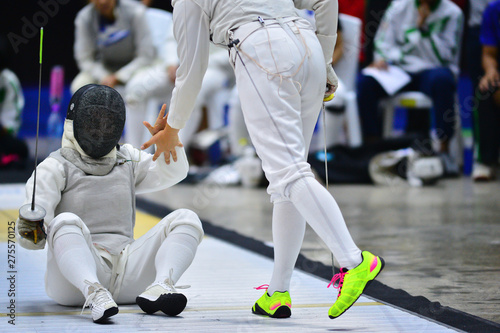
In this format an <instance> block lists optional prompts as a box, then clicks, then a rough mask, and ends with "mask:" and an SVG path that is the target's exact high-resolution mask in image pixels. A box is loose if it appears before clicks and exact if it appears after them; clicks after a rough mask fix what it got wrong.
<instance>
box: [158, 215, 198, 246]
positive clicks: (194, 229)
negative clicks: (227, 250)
mask: <svg viewBox="0 0 500 333" xmlns="http://www.w3.org/2000/svg"><path fill="white" fill-rule="evenodd" d="M160 223H161V224H162V225H163V228H164V230H165V236H166V235H168V234H169V233H171V232H172V231H173V230H174V229H175V228H177V227H180V226H182V228H181V229H179V230H178V231H181V230H182V231H181V232H182V233H186V234H188V235H191V236H193V237H194V238H196V239H197V240H198V242H201V240H202V239H203V235H204V231H203V226H202V224H201V221H200V218H199V217H198V215H197V214H196V213H195V212H193V211H191V210H189V209H184V208H183V209H177V210H175V211H174V212H172V213H170V214H168V215H167V216H166V217H165V218H164V219H162V220H161V221H160Z"/></svg>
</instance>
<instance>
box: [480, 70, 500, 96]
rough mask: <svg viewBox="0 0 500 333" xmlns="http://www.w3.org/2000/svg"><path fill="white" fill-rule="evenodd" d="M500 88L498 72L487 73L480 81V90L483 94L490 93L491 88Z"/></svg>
mask: <svg viewBox="0 0 500 333" xmlns="http://www.w3.org/2000/svg"><path fill="white" fill-rule="evenodd" d="M498 87H500V75H499V74H498V71H497V70H491V71H488V72H486V74H485V75H484V76H483V77H482V78H481V81H479V89H480V90H481V91H482V92H486V91H488V90H489V89H490V88H498Z"/></svg>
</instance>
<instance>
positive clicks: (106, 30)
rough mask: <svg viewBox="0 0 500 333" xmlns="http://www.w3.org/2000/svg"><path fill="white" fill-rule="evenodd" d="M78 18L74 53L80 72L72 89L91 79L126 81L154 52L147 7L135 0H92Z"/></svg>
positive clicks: (113, 82)
mask: <svg viewBox="0 0 500 333" xmlns="http://www.w3.org/2000/svg"><path fill="white" fill-rule="evenodd" d="M90 2H91V3H90V4H88V5H87V6H85V7H84V8H83V9H82V10H80V12H79V13H78V15H77V17H76V19H75V44H74V56H75V60H76V62H77V64H78V67H79V68H80V71H81V72H80V74H78V75H77V76H76V78H75V79H74V80H73V83H72V84H71V90H72V92H75V91H76V90H77V89H78V88H80V87H82V86H83V85H85V84H89V83H100V84H103V85H107V86H110V87H115V86H117V85H119V84H126V83H127V82H128V81H129V80H130V79H131V78H132V77H133V76H134V75H135V74H136V73H137V72H138V71H139V70H140V69H141V68H143V67H146V66H147V65H149V64H150V63H151V62H152V60H153V58H154V55H155V51H154V48H153V44H152V41H151V34H150V31H149V27H148V25H147V23H146V20H145V12H146V7H145V6H143V5H142V4H141V3H138V2H137V1H132V0H120V1H119V2H118V1H117V0H91V1H90Z"/></svg>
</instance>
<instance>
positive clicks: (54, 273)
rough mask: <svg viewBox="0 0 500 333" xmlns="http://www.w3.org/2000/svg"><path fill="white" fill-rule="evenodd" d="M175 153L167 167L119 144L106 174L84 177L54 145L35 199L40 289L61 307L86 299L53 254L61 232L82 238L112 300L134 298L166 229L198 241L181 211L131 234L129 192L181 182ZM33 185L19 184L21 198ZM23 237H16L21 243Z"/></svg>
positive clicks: (193, 219)
mask: <svg viewBox="0 0 500 333" xmlns="http://www.w3.org/2000/svg"><path fill="white" fill-rule="evenodd" d="M65 126H66V127H65V134H66V133H67V130H68V127H67V124H65ZM67 145H68V144H67V141H65V140H64V139H63V149H68V148H64V147H65V146H66V147H67ZM177 156H178V160H177V162H173V163H171V164H170V165H167V164H166V163H165V162H164V160H163V159H158V160H157V161H156V162H153V161H152V155H151V154H148V153H145V152H142V151H140V150H138V149H134V148H133V147H132V146H131V145H128V144H126V145H123V146H121V148H120V150H119V151H118V152H117V153H116V157H117V159H116V164H115V165H114V167H113V168H112V170H111V171H110V172H109V173H107V174H106V175H101V176H96V175H92V174H86V173H85V172H84V171H83V170H82V169H80V168H79V167H77V166H76V165H75V164H73V163H72V162H70V161H69V160H67V159H65V157H63V156H62V155H61V150H58V151H56V152H54V153H52V154H51V155H50V156H49V157H48V158H46V159H45V160H44V161H43V162H42V163H40V165H38V167H37V187H36V200H37V204H38V205H40V206H42V207H43V208H45V210H46V212H47V215H46V217H45V225H46V229H47V246H48V261H47V272H46V277H45V286H46V291H47V294H48V295H49V296H50V297H51V298H53V299H54V300H55V301H56V302H58V303H60V304H63V305H82V304H83V303H84V301H85V298H84V297H83V295H82V292H81V290H79V289H77V288H76V287H75V284H74V283H70V281H68V280H67V279H66V278H65V277H64V275H63V273H61V271H62V268H60V267H59V266H58V263H57V261H56V258H55V256H56V254H55V253H54V242H55V241H56V240H57V239H58V238H59V237H61V236H63V235H65V234H72V233H73V234H79V235H83V238H84V239H85V241H86V243H87V245H88V247H89V248H90V251H91V253H92V256H93V258H94V261H95V266H96V273H97V277H98V278H99V282H100V283H101V284H102V285H103V286H104V287H105V288H107V289H108V290H109V291H110V292H111V294H112V295H113V298H114V299H115V301H117V302H118V303H131V302H135V297H137V296H138V295H139V294H140V293H141V292H142V291H144V290H145V289H146V287H147V286H148V285H149V284H151V283H152V282H153V281H154V279H155V274H156V269H155V256H156V253H157V252H158V249H159V248H160V245H161V244H162V242H163V241H164V240H165V239H166V238H167V236H168V235H169V234H170V233H172V232H173V230H174V231H175V229H176V228H180V229H179V230H181V229H182V232H183V233H187V234H189V235H191V236H192V237H194V238H195V239H197V240H198V242H199V241H201V239H202V236H203V229H202V226H201V222H200V220H199V218H198V216H197V215H196V214H195V213H193V212H192V211H189V210H186V209H180V210H176V211H174V212H173V213H171V214H169V215H167V216H166V217H165V218H163V219H162V220H161V221H160V222H159V223H158V224H157V225H156V226H155V227H153V228H152V229H151V230H149V231H148V232H147V233H146V234H145V235H143V236H142V237H140V238H139V239H138V240H135V241H134V238H133V228H134V224H135V194H136V193H146V192H152V191H157V190H161V189H165V188H168V187H170V186H172V185H174V184H176V183H177V182H179V181H180V180H182V179H183V178H184V177H185V176H186V174H187V170H188V163H187V158H186V155H185V153H184V149H183V148H178V155H177ZM32 189H33V177H31V178H30V179H29V180H28V182H27V184H26V200H25V202H26V203H29V202H30V201H31V196H32ZM24 242H26V240H23V239H20V240H19V243H20V244H21V245H23V243H24ZM173 255H175V254H173ZM74 260H78V258H74ZM81 282H82V283H83V281H81Z"/></svg>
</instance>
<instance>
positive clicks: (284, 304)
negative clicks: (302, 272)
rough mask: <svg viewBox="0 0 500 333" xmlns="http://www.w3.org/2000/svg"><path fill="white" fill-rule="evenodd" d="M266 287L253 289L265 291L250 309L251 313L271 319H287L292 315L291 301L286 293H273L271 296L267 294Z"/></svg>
mask: <svg viewBox="0 0 500 333" xmlns="http://www.w3.org/2000/svg"><path fill="white" fill-rule="evenodd" d="M265 286H267V285H262V286H260V287H257V288H255V289H257V290H259V289H266V292H265V293H264V295H262V296H261V297H260V298H259V299H258V300H257V302H255V304H254V306H253V307H252V313H254V314H258V315H264V316H269V317H271V318H288V317H290V316H291V315H292V299H291V298H290V294H289V293H288V291H285V292H281V291H275V292H274V293H273V295H272V296H269V295H268V294H267V287H265Z"/></svg>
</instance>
